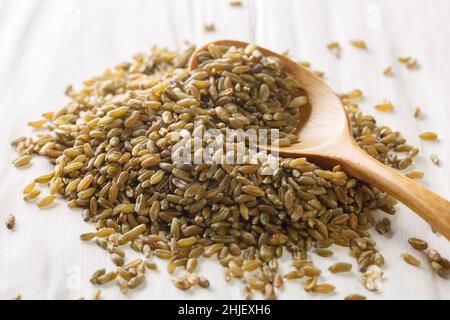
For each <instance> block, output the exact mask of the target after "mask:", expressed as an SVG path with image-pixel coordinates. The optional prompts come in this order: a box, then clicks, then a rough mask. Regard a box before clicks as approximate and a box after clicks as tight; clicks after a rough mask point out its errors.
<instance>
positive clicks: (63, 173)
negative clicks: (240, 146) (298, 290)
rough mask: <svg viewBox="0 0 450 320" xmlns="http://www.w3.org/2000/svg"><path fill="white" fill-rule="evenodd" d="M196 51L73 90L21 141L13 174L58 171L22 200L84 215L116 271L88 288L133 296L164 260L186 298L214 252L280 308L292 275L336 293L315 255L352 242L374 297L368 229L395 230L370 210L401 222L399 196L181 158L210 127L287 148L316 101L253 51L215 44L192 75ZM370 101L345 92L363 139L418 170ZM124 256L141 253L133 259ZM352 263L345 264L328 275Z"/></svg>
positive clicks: (139, 59) (367, 146) (302, 162)
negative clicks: (112, 288) (43, 163)
mask: <svg viewBox="0 0 450 320" xmlns="http://www.w3.org/2000/svg"><path fill="white" fill-rule="evenodd" d="M192 52H193V48H190V49H188V50H186V51H184V52H181V53H174V52H169V51H166V50H163V49H159V48H153V49H152V50H151V51H150V52H149V53H145V54H144V53H141V54H137V55H135V56H134V57H133V60H132V61H131V62H127V63H122V64H119V65H117V66H115V67H114V68H113V69H112V70H107V71H105V72H104V73H103V74H102V75H100V76H97V77H94V78H92V79H89V80H87V81H85V82H84V87H83V88H82V89H81V90H80V91H75V90H73V88H72V87H68V89H67V91H66V94H67V95H68V97H69V98H70V102H69V103H68V104H67V105H66V106H64V107H62V108H61V109H59V110H57V111H55V112H49V113H46V114H44V115H43V118H42V120H38V121H35V122H31V123H30V126H32V127H33V128H35V129H39V130H42V131H40V132H39V134H37V135H36V136H35V137H22V138H19V139H17V140H15V141H14V142H13V143H12V144H13V146H14V147H15V148H16V150H17V151H18V152H19V154H20V156H19V158H17V159H16V160H14V161H13V163H14V164H15V165H16V166H18V167H22V166H26V165H27V164H28V163H29V162H30V160H31V157H32V156H33V155H41V156H45V157H47V158H49V159H50V161H51V162H52V163H53V164H54V165H55V169H54V170H53V171H52V172H50V173H48V174H46V175H43V176H41V177H38V178H36V179H35V180H34V181H33V182H31V183H30V184H29V185H27V186H26V187H25V188H24V199H25V201H28V202H32V201H36V204H37V205H38V206H39V207H46V206H50V205H51V204H52V203H53V202H54V200H55V198H56V197H63V198H65V199H67V201H68V206H69V207H70V208H82V209H83V217H84V220H85V221H87V222H92V223H94V224H95V228H96V230H95V231H93V232H91V233H86V234H83V235H81V236H80V238H81V239H82V240H85V241H91V240H92V241H95V242H96V243H97V244H98V245H99V246H100V247H101V248H102V249H104V250H105V251H107V252H108V253H109V254H110V256H111V260H112V262H113V263H114V264H115V266H116V267H115V268H113V269H109V268H108V270H106V269H99V270H97V271H96V272H95V273H94V274H93V275H92V277H91V279H90V280H91V282H92V283H93V284H95V285H103V284H106V283H108V282H111V281H115V282H117V285H118V286H119V288H120V290H121V292H122V293H124V294H126V293H127V292H128V291H129V290H131V289H134V288H136V287H139V286H140V285H141V284H142V283H144V281H145V273H146V269H150V270H151V269H155V268H156V264H155V263H154V261H153V259H154V258H155V257H157V258H159V259H165V260H167V271H168V272H170V273H171V274H173V283H174V285H175V286H176V287H177V288H179V289H181V290H189V289H191V288H192V287H195V286H200V287H203V288H204V287H208V286H209V281H208V279H206V278H205V277H203V276H202V275H198V274H197V273H196V267H197V264H198V263H199V262H200V261H201V260H202V258H203V257H215V258H216V259H217V260H218V261H219V263H220V264H221V265H222V266H223V268H224V275H225V279H226V280H227V281H229V280H231V279H232V278H239V279H242V281H244V282H245V284H246V286H245V293H244V296H245V298H248V299H250V298H252V294H253V292H255V291H258V292H262V294H263V296H264V298H266V299H273V298H275V297H276V292H277V290H278V289H279V288H280V287H282V286H283V281H284V280H283V279H287V280H289V279H299V278H304V279H305V281H304V289H305V290H306V291H307V292H316V293H324V294H326V293H330V292H333V291H334V290H335V287H334V286H333V285H332V284H329V283H323V282H321V277H320V274H321V271H320V270H319V269H318V268H316V267H315V266H314V265H313V261H312V260H310V258H309V253H310V251H312V250H313V251H314V252H315V253H316V254H318V255H320V256H323V257H328V256H331V255H333V251H332V246H333V245H338V246H343V247H348V250H349V252H350V254H351V256H352V257H354V258H355V259H356V260H357V265H358V269H359V271H360V272H362V273H363V275H362V281H363V283H364V285H365V287H366V288H367V289H369V290H377V289H378V286H379V280H380V278H381V277H382V275H383V271H382V270H381V268H382V267H383V265H384V258H383V256H382V254H381V253H380V252H379V251H378V250H377V249H376V244H375V242H374V240H373V239H372V238H371V237H370V233H369V230H370V229H372V228H373V227H375V225H377V230H378V231H379V232H380V233H381V231H383V232H388V231H389V229H390V224H389V220H388V219H386V218H384V219H383V220H381V221H378V222H377V221H375V218H374V217H373V215H372V214H371V210H374V209H381V210H382V211H384V212H386V213H387V214H394V213H395V207H394V206H395V204H396V200H395V199H393V198H392V197H391V196H389V195H387V194H385V193H383V192H380V191H379V190H377V189H375V188H374V187H372V186H370V185H368V184H365V183H362V182H361V181H358V180H356V179H354V178H352V177H349V176H347V175H346V174H345V173H344V172H343V171H342V170H341V168H340V167H339V166H336V167H334V168H332V170H327V169H324V168H320V167H318V166H317V165H315V164H313V163H310V162H308V160H307V159H304V158H302V159H281V162H280V166H279V168H278V169H277V170H276V171H275V172H274V174H273V175H269V176H266V175H261V172H260V170H261V168H262V167H263V166H264V163H261V164H259V165H230V164H223V165H217V164H205V163H203V164H182V165H175V164H173V163H172V160H171V154H172V152H174V151H175V150H176V149H177V148H179V147H181V146H180V144H179V142H180V139H181V136H180V133H179V132H180V130H182V129H185V130H188V131H190V132H192V131H193V130H194V125H193V124H194V121H200V122H201V123H202V127H201V130H204V129H207V128H208V129H209V128H216V129H219V130H225V129H227V128H253V129H257V130H258V129H261V128H278V129H280V141H279V142H280V143H281V144H282V145H289V144H290V143H292V142H295V140H296V136H295V134H293V132H294V130H295V121H296V119H297V118H298V110H299V108H301V107H302V106H303V105H305V104H306V103H307V99H306V97H303V96H301V95H299V91H298V90H299V89H301V88H299V85H298V84H297V83H296V81H295V80H294V79H292V78H291V77H290V76H289V75H287V74H284V72H283V71H282V65H281V63H280V61H279V60H277V59H276V58H274V57H264V56H263V55H262V54H261V53H260V52H259V51H258V50H257V48H256V46H254V45H250V46H248V47H247V48H245V49H236V48H228V47H221V46H210V47H209V48H208V50H207V51H204V52H202V53H201V54H200V55H199V57H198V59H199V62H200V64H199V68H198V69H196V70H193V71H191V72H190V71H188V70H187V68H186V66H187V62H188V59H189V57H190V56H191V54H192ZM360 96H361V92H359V91H354V92H351V93H349V94H345V95H342V97H341V98H342V100H343V102H344V104H345V106H346V108H347V111H348V113H349V116H350V119H351V123H352V128H353V134H354V136H355V139H356V141H357V142H358V144H359V145H360V146H361V147H362V148H363V149H364V150H366V151H367V152H368V153H369V154H370V155H371V156H373V157H375V158H376V159H378V160H380V161H381V162H383V163H385V164H387V165H390V166H393V167H395V168H400V169H405V168H407V167H408V166H409V165H410V164H411V163H412V161H413V158H414V157H415V156H416V155H417V153H418V150H417V149H415V148H413V147H412V146H409V145H407V144H406V141H405V139H403V138H402V137H401V136H400V134H399V133H398V132H394V131H392V130H391V129H389V128H387V127H379V126H377V124H376V121H375V119H374V118H373V117H372V116H368V115H363V114H362V113H361V112H360V111H359V109H358V105H357V104H356V102H355V101H356V99H358V98H359V97H360ZM38 185H41V186H45V185H48V186H49V193H48V194H46V195H41V189H39V188H38V187H37V186H38ZM380 230H381V231H380ZM416 240H417V239H416ZM417 241H420V240H417ZM417 241H416V242H415V244H416V245H417ZM419 246H420V245H419ZM125 247H131V248H132V250H134V251H136V252H139V253H142V258H140V259H136V260H131V261H130V260H128V259H127V257H126V255H125V251H124V250H123V249H124V248H125ZM420 247H421V248H422V249H421V250H425V249H427V248H424V245H422V246H420ZM284 252H288V253H289V254H290V255H292V259H293V261H292V268H293V269H292V271H290V272H289V273H287V274H285V275H280V274H279V272H278V264H277V259H278V258H280V257H281V256H282V255H283V253H284ZM428 254H429V252H428ZM437 255H438V254H437V253H436V254H434V255H433V258H430V259H431V260H432V263H434V265H435V266H434V267H433V268H435V270H436V269H439V270H440V271H439V272H440V273H441V274H442V275H444V274H445V273H446V271H445V270H448V267H449V266H448V261H447V260H446V259H444V258H442V257H440V256H439V257H437ZM433 259H434V260H433ZM405 260H408V261H413V260H411V258H410V257H407V258H405ZM351 268H352V264H350V263H347V262H340V263H337V264H335V265H332V266H330V271H331V272H332V273H338V272H348V271H350V270H351ZM442 270H443V271H442ZM347 298H348V299H363V298H364V296H361V295H359V294H353V295H350V296H348V297H347Z"/></svg>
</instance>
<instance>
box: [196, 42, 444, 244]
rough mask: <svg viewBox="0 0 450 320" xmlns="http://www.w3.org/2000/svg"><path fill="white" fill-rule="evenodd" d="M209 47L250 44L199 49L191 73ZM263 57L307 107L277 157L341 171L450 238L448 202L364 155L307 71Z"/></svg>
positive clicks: (332, 100) (330, 95) (337, 107)
mask: <svg viewBox="0 0 450 320" xmlns="http://www.w3.org/2000/svg"><path fill="white" fill-rule="evenodd" d="M210 44H215V45H226V46H235V47H238V48H244V47H246V46H247V45H248V43H245V42H241V41H234V40H219V41H214V42H210V43H208V44H206V45H204V46H203V47H199V48H197V50H196V51H195V52H194V53H193V55H192V57H191V59H190V61H189V69H190V70H193V69H195V68H197V66H198V62H197V58H196V57H197V53H198V52H200V51H205V50H207V48H208V46H209V45H210ZM258 49H259V50H260V51H261V52H262V53H263V54H264V55H265V56H275V57H277V58H279V59H280V60H281V61H282V62H283V65H284V70H285V71H286V72H287V73H289V74H291V75H292V76H293V77H295V78H296V79H297V80H298V81H299V82H300V84H301V85H302V87H303V88H304V89H305V91H306V94H307V96H308V100H309V106H308V107H306V108H302V111H301V114H300V123H299V128H298V135H299V141H301V142H299V143H296V144H293V145H291V146H289V147H283V148H279V153H280V155H282V156H284V157H290V158H298V157H306V158H308V159H309V160H311V161H313V162H316V163H318V164H320V165H323V166H327V167H331V166H334V165H338V164H339V165H340V166H341V168H342V169H343V170H344V171H345V172H347V173H349V174H350V175H352V176H353V177H356V178H358V179H360V180H362V181H365V182H367V183H369V184H371V185H373V186H375V187H376V188H378V189H380V190H382V191H385V192H387V193H389V194H391V195H392V196H393V197H395V198H396V199H398V200H399V201H401V202H403V203H404V204H405V205H406V206H408V207H409V208H410V209H411V210H413V211H415V212H416V213H417V214H418V215H420V216H421V217H422V218H423V219H425V220H426V221H427V222H428V223H429V224H430V225H431V226H432V227H433V228H434V229H435V230H437V231H439V232H440V233H441V234H443V235H444V236H445V237H446V238H447V239H449V240H450V202H449V201H447V200H445V199H444V198H442V197H440V196H438V195H437V194H435V193H433V192H431V191H430V190H428V189H426V188H424V187H422V186H421V185H419V184H417V183H415V182H414V181H412V180H411V179H409V178H407V177H404V176H403V175H401V174H400V173H398V172H397V171H395V170H393V169H391V168H389V167H387V166H385V165H383V164H382V163H381V162H379V161H377V160H376V159H374V158H372V157H371V156H370V155H368V154H367V153H366V152H365V151H363V150H362V149H361V148H360V147H359V146H358V144H357V143H356V142H355V140H354V139H353V135H352V131H351V125H350V121H349V119H348V116H347V113H346V112H345V110H344V107H343V105H342V102H341V100H340V99H339V98H338V97H337V95H336V94H335V93H334V92H333V91H332V90H331V89H330V88H329V87H328V86H327V85H326V84H325V83H324V82H323V81H322V80H321V79H320V78H319V77H317V76H316V75H314V74H313V73H312V72H311V71H309V70H307V69H306V68H304V67H302V66H301V65H300V64H298V63H295V62H293V61H292V60H290V59H288V58H286V57H285V56H282V55H280V54H277V53H274V52H272V51H269V50H267V49H264V48H261V47H259V48H258Z"/></svg>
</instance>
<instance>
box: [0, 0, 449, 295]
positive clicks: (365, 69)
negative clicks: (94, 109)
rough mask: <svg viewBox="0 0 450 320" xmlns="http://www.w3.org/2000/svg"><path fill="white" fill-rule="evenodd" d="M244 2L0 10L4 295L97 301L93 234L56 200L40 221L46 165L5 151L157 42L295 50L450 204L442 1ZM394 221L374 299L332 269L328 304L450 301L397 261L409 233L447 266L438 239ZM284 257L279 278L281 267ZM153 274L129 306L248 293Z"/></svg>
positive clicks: (213, 269) (289, 289)
mask: <svg viewBox="0 0 450 320" xmlns="http://www.w3.org/2000/svg"><path fill="white" fill-rule="evenodd" d="M243 2H244V6H243V7H242V8H231V7H229V5H228V1H227V0H214V1H210V0H203V1H201V0H191V1H183V0H161V1H156V0H151V1H146V0H129V1H119V0H95V1H88V0H68V1H58V0H42V1H37V0H0V118H1V119H2V121H3V122H2V125H1V126H0V164H1V166H0V175H1V177H2V179H1V180H0V203H1V206H0V209H1V210H0V220H1V225H0V229H1V230H2V231H1V232H0V261H1V263H0V298H5V299H8V298H12V297H14V296H16V295H17V294H18V293H20V294H22V297H23V298H25V299H30V298H42V299H53V298H60V299H74V298H78V297H80V296H84V297H87V298H89V297H90V296H91V295H92V294H93V293H94V292H95V290H96V288H95V287H93V286H92V285H91V284H90V283H89V282H88V280H87V279H88V277H89V276H90V274H91V273H92V272H93V271H95V270H96V269H98V268H100V267H108V268H112V266H113V265H112V263H111V262H110V260H109V258H108V256H107V255H106V254H104V253H103V252H101V251H100V250H99V249H98V248H97V247H96V246H95V245H91V244H87V243H81V242H80V241H79V240H78V236H79V234H80V233H82V232H88V231H90V230H91V229H92V226H90V225H88V224H86V223H84V222H83V221H82V219H81V217H80V215H79V212H78V211H73V210H70V209H68V208H67V207H66V206H65V204H64V203H63V202H62V201H58V203H57V205H56V206H55V207H54V208H51V209H47V210H38V209H37V208H36V207H35V206H33V205H28V204H25V203H23V202H22V200H21V196H22V195H21V189H22V187H23V186H24V185H25V184H26V183H27V182H29V181H30V180H31V179H32V178H34V177H36V176H38V175H40V174H43V173H45V172H47V171H49V170H50V169H51V166H50V165H49V164H48V163H47V162H46V160H45V159H37V158H36V159H33V164H32V166H31V167H30V168H29V169H23V170H17V169H15V168H13V167H12V166H11V165H10V162H11V161H12V159H14V158H15V153H14V151H13V150H12V149H11V147H10V146H9V141H10V140H12V139H13V138H16V137H17V136H20V135H26V134H30V133H31V131H30V130H29V129H28V128H27V127H26V125H25V124H26V123H27V122H28V121H29V120H35V119H37V118H38V117H39V116H40V114H41V113H43V112H45V111H49V110H53V109H56V108H57V107H58V106H60V105H63V104H64V103H65V102H66V101H67V100H66V98H65V97H64V95H63V91H64V88H65V86H66V85H67V84H70V83H73V84H74V85H75V86H79V84H80V83H81V82H82V81H83V80H84V79H87V78H89V77H91V76H93V75H95V74H99V73H101V72H102V71H103V70H104V69H106V68H108V67H111V66H113V65H114V64H116V63H118V62H121V61H124V60H126V59H128V58H129V57H130V56H131V55H132V54H134V53H135V52H137V51H143V50H146V49H147V48H148V47H149V46H151V45H154V44H156V45H162V46H168V47H170V48H176V47H178V46H180V44H181V43H182V41H183V39H188V40H190V41H192V42H194V43H198V44H201V43H205V42H208V41H211V40H213V39H217V38H233V39H240V40H244V41H251V42H256V43H258V44H259V45H261V46H264V47H266V48H268V49H271V50H274V51H278V52H282V51H284V50H286V49H289V51H290V53H291V56H293V57H298V58H299V59H302V60H309V61H311V62H312V64H313V67H315V68H317V69H320V70H324V71H325V72H326V79H327V82H328V84H329V85H330V86H331V87H332V88H333V89H335V90H336V91H337V92H340V91H350V90H351V89H353V88H355V87H358V88H360V89H362V90H363V91H364V92H365V93H366V98H365V100H364V101H363V102H362V108H363V110H364V111H365V112H368V113H371V114H375V115H376V117H377V119H379V122H380V123H381V124H385V125H388V126H390V127H392V128H394V129H396V130H399V131H401V132H402V133H403V134H404V136H405V137H406V138H407V139H408V141H409V142H410V143H411V144H413V145H415V146H417V147H419V148H420V150H421V154H420V156H419V158H418V162H417V164H416V165H415V168H414V169H418V170H421V171H424V172H425V178H424V180H423V184H424V185H425V186H427V187H429V188H430V189H432V190H433V191H435V192H436V193H438V194H440V195H442V196H444V197H446V198H450V166H449V164H448V163H449V161H450V157H449V154H450V138H449V136H450V134H449V133H450V129H449V126H448V123H449V122H450V113H449V111H448V108H449V106H450V91H449V90H448V87H449V84H450V65H449V64H448V52H449V50H450V43H448V39H449V38H450V24H448V12H449V11H450V2H449V1H447V0H431V1H427V2H426V3H425V2H424V1H421V0H397V1H389V0H340V1H334V0H328V1H327V0H318V1H317V0H315V1H310V0H272V1H269V0H264V1H261V0H253V1H245V0H244V1H243ZM210 22H213V23H214V25H215V26H216V32H214V33H205V32H204V31H203V24H204V23H210ZM359 38H361V39H363V40H365V41H366V42H367V44H368V46H369V50H368V51H367V52H362V51H360V50H357V49H354V48H352V47H350V45H349V44H348V41H349V40H351V39H359ZM332 40H336V41H339V42H341V44H342V46H343V53H342V59H340V60H337V59H336V58H335V57H334V56H332V55H331V54H330V53H329V52H328V51H327V50H326V49H325V46H326V43H327V42H329V41H332ZM404 55H411V56H414V57H417V58H418V59H419V62H420V64H421V67H420V69H419V70H417V71H409V70H407V69H406V68H404V67H402V66H401V65H399V64H398V63H397V62H396V60H397V57H399V56H404ZM388 65H392V66H393V69H394V72H395V76H394V77H393V78H385V77H384V76H383V75H382V70H383V69H384V68H385V67H387V66H388ZM384 99H390V100H391V101H392V102H393V103H394V105H395V110H394V112H393V113H392V114H383V113H380V112H377V111H375V110H374V109H373V105H375V104H377V103H380V102H382V101H383V100H384ZM415 106H421V107H422V109H423V111H424V116H423V118H421V119H415V118H413V117H412V115H411V114H412V111H413V109H414V107H415ZM421 131H436V132H438V133H439V135H440V139H439V141H437V142H424V141H421V140H420V139H419V138H418V133H419V132H421ZM432 153H436V154H438V155H439V157H440V158H441V162H442V164H441V166H439V167H437V166H434V165H433V164H432V163H431V161H430V159H429V157H430V154H432ZM9 213H14V214H15V215H16V229H15V230H14V231H13V232H9V231H8V230H6V228H5V227H4V220H5V219H6V217H7V215H8V214H9ZM376 216H377V218H380V217H383V214H381V213H377V214H376ZM391 220H392V227H393V230H394V234H393V235H390V236H388V237H386V236H379V235H377V234H374V237H375V239H376V240H377V243H378V247H379V248H380V250H381V252H382V253H383V254H384V255H385V258H386V261H387V266H386V280H384V281H383V283H382V290H381V292H380V293H378V294H372V293H368V292H366V291H365V290H364V288H363V287H362V285H361V283H360V282H359V281H358V279H357V277H358V274H357V273H356V272H355V273H354V274H352V276H351V277H350V276H349V277H347V276H345V277H344V276H342V277H341V276H331V275H330V274H329V273H328V272H327V271H326V272H324V275H323V277H324V281H330V282H332V283H333V284H334V285H335V286H336V287H337V293H336V294H333V295H331V296H330V297H328V298H330V299H333V298H334V299H339V298H342V297H344V296H345V295H347V294H350V293H362V294H365V295H368V296H369V298H372V299H378V298H385V299H395V298H404V299H439V298H440V299H450V283H449V281H448V280H447V281H444V280H442V279H440V278H437V277H436V276H435V275H434V274H432V272H431V270H430V268H429V267H428V265H427V263H423V264H422V266H421V267H420V268H418V269H417V268H414V267H412V266H409V265H407V264H405V263H404V262H403V261H402V259H401V257H400V254H401V253H403V252H411V249H410V248H409V247H408V245H407V241H406V240H407V239H408V238H409V237H411V236H416V237H420V238H423V239H425V240H427V241H428V242H429V243H430V245H431V246H432V247H433V248H436V249H438V250H439V251H441V252H442V253H443V254H444V255H445V256H447V257H449V256H450V248H449V243H448V241H447V240H445V238H444V237H443V236H440V235H435V234H433V233H432V232H431V231H430V227H429V226H428V225H427V224H425V223H424V222H423V221H422V220H421V219H420V218H418V217H416V216H415V215H412V214H411V213H410V212H409V210H408V209H406V208H405V207H404V206H399V209H398V213H397V215H395V216H394V217H392V219H391ZM414 254H415V255H416V256H417V257H420V258H421V260H423V261H424V257H421V256H420V255H419V254H418V253H414ZM314 258H315V257H314ZM285 260H286V261H285V262H286V263H285V264H283V265H282V272H285V271H287V270H289V267H288V264H287V261H288V259H285ZM316 260H317V263H318V265H319V266H320V267H322V269H323V270H327V267H328V266H329V265H331V264H333V263H335V262H337V260H342V261H349V262H351V261H352V259H351V258H350V257H349V256H348V254H347V253H346V252H345V251H344V250H338V255H337V257H336V258H331V259H328V260H327V259H323V258H317V259H316ZM424 262H425V261H424ZM159 267H160V270H159V271H158V272H157V273H148V277H147V278H148V283H147V285H146V286H144V287H143V288H141V289H139V290H138V291H136V292H134V293H132V294H130V296H129V297H130V298H135V299H152V298H153V299H155V298H159V299H193V298H198V299H202V298H212V299H214V298H223V299H241V298H242V285H241V284H240V283H239V282H233V284H232V285H231V286H230V285H228V284H226V283H225V282H224V281H223V277H222V270H221V268H219V266H218V265H217V263H215V262H213V261H205V263H202V264H201V266H200V269H199V271H200V273H202V274H205V275H207V276H208V278H209V280H210V281H211V284H212V288H211V289H209V290H196V291H195V292H188V293H185V292H179V291H178V290H177V289H175V288H174V287H173V286H172V284H171V283H170V277H169V275H168V274H167V273H166V272H165V271H164V270H163V269H164V268H163V264H159ZM102 291H103V295H104V297H105V298H117V299H120V298H121V295H120V293H119V292H118V289H117V288H116V287H113V286H112V287H106V288H104V289H102ZM279 297H280V298H283V299H321V298H322V297H318V296H309V295H307V294H306V293H304V292H303V290H299V285H298V283H289V284H287V286H286V288H284V290H283V291H282V292H281V293H280V295H279Z"/></svg>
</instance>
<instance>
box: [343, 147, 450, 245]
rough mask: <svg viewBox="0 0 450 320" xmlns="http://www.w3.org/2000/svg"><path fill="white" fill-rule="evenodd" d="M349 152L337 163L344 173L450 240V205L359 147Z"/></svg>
mask: <svg viewBox="0 0 450 320" xmlns="http://www.w3.org/2000/svg"><path fill="white" fill-rule="evenodd" d="M353 149H354V150H353ZM348 151H349V152H347V153H346V154H345V155H343V156H342V158H341V159H340V161H339V162H340V164H341V167H342V168H343V169H344V171H346V172H348V173H349V174H351V175H352V176H354V177H356V178H359V179H361V180H363V181H365V182H368V183H370V184H371V185H373V186H375V187H376V188H378V189H380V190H382V191H385V192H387V193H389V194H390V195H392V196H393V197H395V198H396V199H398V200H399V201H400V202H402V203H403V204H405V205H406V206H407V207H409V208H410V209H411V210H413V211H414V212H416V213H417V214H418V215H419V216H421V217H422V218H423V219H424V220H425V221H427V222H428V223H429V224H430V225H431V226H432V227H433V228H434V229H435V230H437V231H438V232H440V233H441V234H442V235H444V236H445V237H446V238H447V239H448V240H450V202H449V201H447V200H446V199H444V198H442V197H440V196H438V195H437V194H435V193H434V192H432V191H430V190H428V189H427V188H425V187H423V186H421V185H419V184H417V183H415V182H414V181H413V180H412V179H410V178H407V177H405V176H403V175H401V174H400V173H398V172H396V171H395V170H394V169H391V168H389V167H387V166H385V165H383V164H382V163H380V162H379V161H377V160H375V159H374V158H372V157H371V156H369V155H368V154H367V153H366V152H364V151H363V150H361V149H360V148H359V147H355V148H352V150H348Z"/></svg>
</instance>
